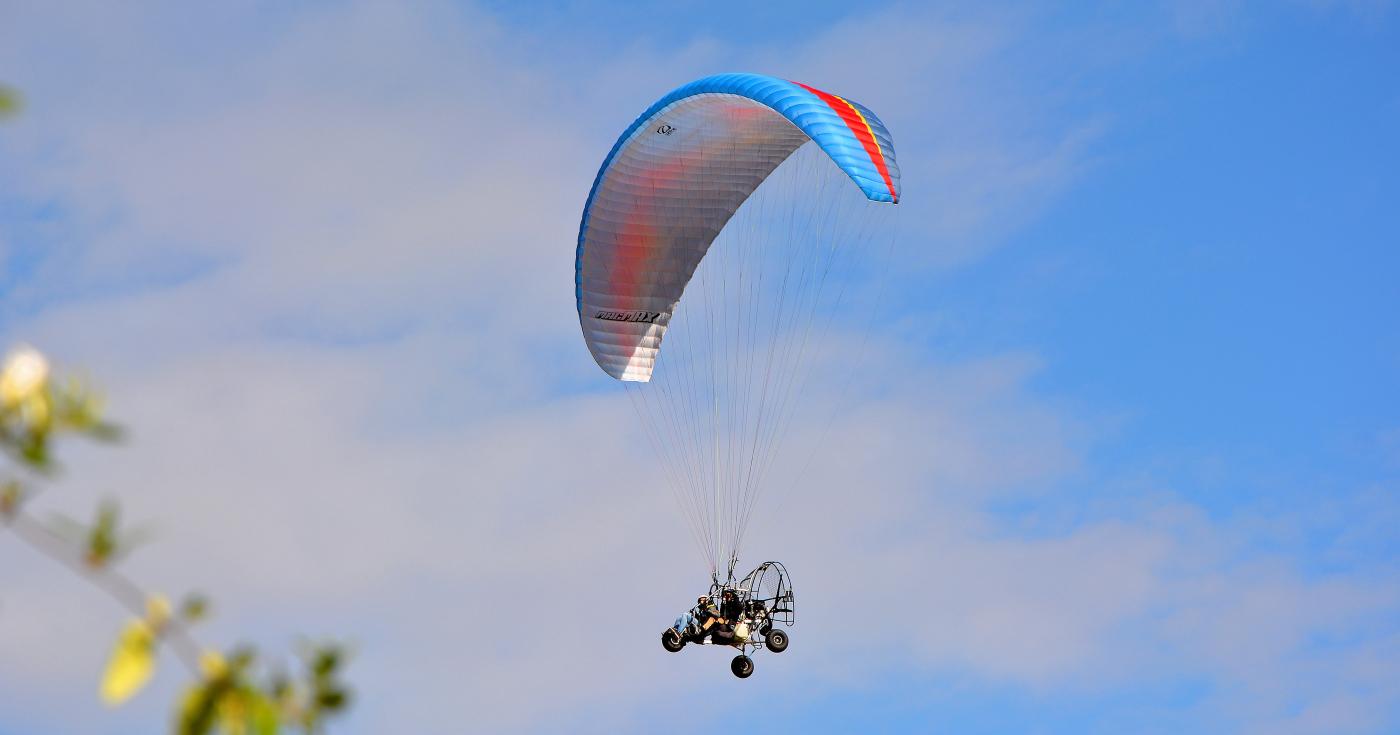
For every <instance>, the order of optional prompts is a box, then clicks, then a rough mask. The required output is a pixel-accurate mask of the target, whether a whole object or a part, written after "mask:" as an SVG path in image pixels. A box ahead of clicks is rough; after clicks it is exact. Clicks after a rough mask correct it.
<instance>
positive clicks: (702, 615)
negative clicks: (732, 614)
mask: <svg viewBox="0 0 1400 735" xmlns="http://www.w3.org/2000/svg"><path fill="white" fill-rule="evenodd" d="M718 615H719V610H717V609H716V608H715V605H714V603H712V602H710V598H709V597H708V596H707V595H700V596H699V597H697V598H696V599H695V607H693V608H691V609H690V610H689V611H688V612H686V613H684V614H683V615H681V616H680V617H678V618H676V624H675V625H673V626H671V627H673V628H675V629H676V630H677V631H678V632H679V633H680V634H681V635H682V636H687V635H691V634H693V633H697V632H701V631H703V630H704V628H702V627H701V626H703V625H705V624H706V623H708V622H709V621H710V620H711V619H713V618H715V617H717V616H718ZM701 638H702V639H703V638H704V636H703V635H702V636H701Z"/></svg>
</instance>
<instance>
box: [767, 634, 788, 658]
mask: <svg viewBox="0 0 1400 735" xmlns="http://www.w3.org/2000/svg"><path fill="white" fill-rule="evenodd" d="M763 642H764V644H765V645H767V646H768V650H770V651H772V652H773V653H782V652H783V651H786V650H787V647H788V635H787V633H784V632H782V631H781V630H770V631H768V635H766V636H764V637H763Z"/></svg>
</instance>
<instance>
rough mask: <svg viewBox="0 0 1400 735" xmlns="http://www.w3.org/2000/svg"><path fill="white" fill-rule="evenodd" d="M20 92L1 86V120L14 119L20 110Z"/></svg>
mask: <svg viewBox="0 0 1400 735" xmlns="http://www.w3.org/2000/svg"><path fill="white" fill-rule="evenodd" d="M20 107H21V103H20V96H19V90H16V89H12V88H10V87H6V86H5V85H3V84H0V120H3V119H5V118H7V117H13V116H14V115H15V114H17V113H18V112H19V110H20Z"/></svg>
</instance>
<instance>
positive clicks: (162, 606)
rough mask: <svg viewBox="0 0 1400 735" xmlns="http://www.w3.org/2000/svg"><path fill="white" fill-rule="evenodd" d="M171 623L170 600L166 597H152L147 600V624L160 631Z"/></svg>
mask: <svg viewBox="0 0 1400 735" xmlns="http://www.w3.org/2000/svg"><path fill="white" fill-rule="evenodd" d="M168 622H170V600H169V599H168V598H166V596H165V595H151V597H150V598H149V599H147V600H146V624H147V625H149V626H151V629H152V630H160V629H161V628H163V627H165V624H166V623H168Z"/></svg>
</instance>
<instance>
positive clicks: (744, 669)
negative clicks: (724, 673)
mask: <svg viewBox="0 0 1400 735" xmlns="http://www.w3.org/2000/svg"><path fill="white" fill-rule="evenodd" d="M729 670H730V671H733V672H734V675H735V676H737V677H739V678H740V679H747V678H749V675H750V674H752V673H753V659H751V658H749V657H748V656H735V657H734V660H733V661H730V662H729Z"/></svg>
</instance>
